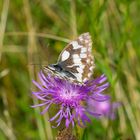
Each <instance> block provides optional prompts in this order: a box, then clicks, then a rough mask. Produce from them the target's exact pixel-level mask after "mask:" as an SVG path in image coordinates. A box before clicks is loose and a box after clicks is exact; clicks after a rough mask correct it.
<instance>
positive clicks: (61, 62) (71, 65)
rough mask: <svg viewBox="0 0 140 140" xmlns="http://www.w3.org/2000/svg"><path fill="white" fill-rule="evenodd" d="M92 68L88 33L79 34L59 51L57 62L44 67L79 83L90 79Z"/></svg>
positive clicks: (90, 44)
mask: <svg viewBox="0 0 140 140" xmlns="http://www.w3.org/2000/svg"><path fill="white" fill-rule="evenodd" d="M93 68H94V59H93V56H92V40H91V36H90V34H89V33H84V34H81V35H80V36H79V37H78V38H77V39H76V40H74V41H71V42H70V43H69V44H68V45H67V46H66V47H65V48H64V50H62V52H61V53H60V55H59V58H58V61H57V63H56V64H51V65H48V66H47V67H45V69H46V70H49V71H51V72H52V73H54V74H55V75H57V76H59V77H62V78H66V79H68V80H72V81H76V82H79V83H83V82H85V81H87V80H88V79H90V77H91V75H92V74H93Z"/></svg>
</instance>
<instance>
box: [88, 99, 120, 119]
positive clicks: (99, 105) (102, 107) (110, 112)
mask: <svg viewBox="0 0 140 140" xmlns="http://www.w3.org/2000/svg"><path fill="white" fill-rule="evenodd" d="M120 105H121V104H120V103H116V102H113V103H112V102H111V100H110V99H109V100H105V101H102V102H100V101H96V100H91V99H89V100H88V110H90V111H91V112H96V113H99V114H101V117H107V118H110V119H115V117H116V115H115V113H116V109H117V108H118V107H119V106H120Z"/></svg>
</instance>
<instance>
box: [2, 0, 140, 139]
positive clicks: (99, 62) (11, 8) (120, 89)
mask: <svg viewBox="0 0 140 140" xmlns="http://www.w3.org/2000/svg"><path fill="white" fill-rule="evenodd" d="M139 11H140V1H139V0H116V1H115V0H59V1H58V0H11V1H10V0H0V140H52V139H55V136H56V134H57V129H51V126H50V124H49V123H48V122H47V119H48V117H49V116H48V114H46V115H44V116H41V115H40V114H39V112H40V109H39V108H37V109H33V108H31V107H30V106H31V105H32V104H33V102H35V103H37V102H38V101H37V100H33V99H32V96H31V90H36V89H34V88H35V87H34V86H33V84H32V83H31V80H32V79H36V80H37V73H38V72H39V70H40V69H41V67H42V66H43V65H47V64H48V63H55V62H56V60H57V57H58V55H59V53H60V52H61V50H62V49H63V48H64V46H65V45H66V44H67V43H68V42H69V40H72V39H74V38H75V37H77V36H78V35H79V34H81V33H84V32H90V34H91V35H92V39H93V54H94V56H95V60H96V62H95V63H96V68H95V72H94V77H96V76H97V75H100V74H102V73H105V74H106V75H107V77H108V80H109V82H110V89H109V93H110V95H111V96H112V100H115V101H119V102H122V107H120V108H119V110H118V113H117V119H116V120H114V121H111V120H107V119H103V120H96V119H93V120H92V123H91V124H88V126H87V127H86V128H85V129H80V128H76V129H77V130H76V133H77V134H78V137H79V139H81V140H140V12H139Z"/></svg>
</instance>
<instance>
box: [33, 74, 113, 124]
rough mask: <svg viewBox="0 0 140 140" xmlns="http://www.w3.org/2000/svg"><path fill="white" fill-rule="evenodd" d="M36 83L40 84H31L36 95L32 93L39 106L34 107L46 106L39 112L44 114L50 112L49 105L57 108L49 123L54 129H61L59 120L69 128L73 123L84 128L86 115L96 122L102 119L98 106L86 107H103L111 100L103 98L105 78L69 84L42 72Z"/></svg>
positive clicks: (107, 97)
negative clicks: (35, 88)
mask: <svg viewBox="0 0 140 140" xmlns="http://www.w3.org/2000/svg"><path fill="white" fill-rule="evenodd" d="M39 79H40V81H41V83H37V82H36V81H33V83H34V84H35V85H36V86H37V87H38V89H39V91H37V92H32V93H33V95H35V96H36V98H38V99H39V100H41V102H42V103H40V104H38V105H34V106H33V107H38V106H45V109H44V110H43V112H41V113H42V114H43V113H45V112H46V111H48V109H50V108H51V105H52V104H54V105H56V106H57V107H58V108H59V110H58V112H57V113H56V114H55V115H54V116H53V117H52V118H51V119H50V120H49V121H55V122H56V124H57V125H56V127H57V126H59V125H60V123H61V121H62V119H63V120H65V125H66V127H68V126H69V125H70V124H72V125H73V126H74V122H77V123H78V124H79V125H80V126H84V125H85V124H86V122H90V118H89V115H91V116H93V117H97V118H98V117H100V116H101V115H102V113H101V112H100V111H99V112H98V111H97V110H98V106H96V105H95V106H94V105H92V107H93V110H90V109H89V107H88V106H89V103H90V102H100V103H103V102H105V101H108V100H109V99H110V97H109V96H108V95H105V94H102V93H103V91H104V90H105V89H106V88H107V87H108V86H109V83H107V82H105V81H106V79H107V78H106V76H105V75H101V76H100V77H99V78H96V79H94V80H90V81H86V82H85V83H84V84H78V83H75V82H70V81H68V80H66V79H61V78H59V77H57V76H54V75H52V74H50V73H48V75H45V74H44V73H43V72H40V73H39Z"/></svg>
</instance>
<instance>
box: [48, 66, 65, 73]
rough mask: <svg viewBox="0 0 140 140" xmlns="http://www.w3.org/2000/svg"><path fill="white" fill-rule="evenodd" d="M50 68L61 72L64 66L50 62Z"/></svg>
mask: <svg viewBox="0 0 140 140" xmlns="http://www.w3.org/2000/svg"><path fill="white" fill-rule="evenodd" d="M48 68H49V69H50V70H52V71H54V72H61V71H62V67H61V66H59V65H58V64H50V65H48Z"/></svg>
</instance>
